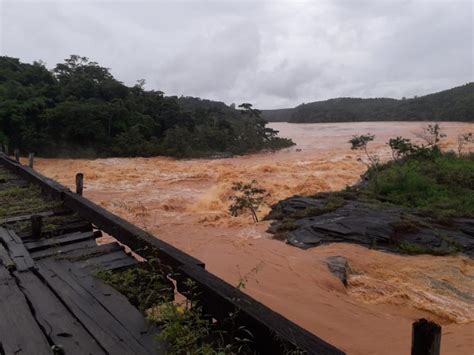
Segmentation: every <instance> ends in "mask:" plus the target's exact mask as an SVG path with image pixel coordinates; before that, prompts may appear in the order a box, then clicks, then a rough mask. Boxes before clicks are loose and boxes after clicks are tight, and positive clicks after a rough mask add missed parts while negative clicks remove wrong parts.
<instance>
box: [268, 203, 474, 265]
mask: <svg viewBox="0 0 474 355" xmlns="http://www.w3.org/2000/svg"><path fill="white" fill-rule="evenodd" d="M321 196H323V197H321ZM331 196H332V195H330V194H328V195H318V197H315V198H311V197H292V198H288V199H286V200H283V201H280V202H278V203H277V204H275V205H274V206H272V211H271V213H270V215H269V216H268V219H277V220H276V221H274V222H273V223H272V225H271V226H270V228H269V232H271V233H274V234H275V235H276V237H277V238H279V239H286V240H287V242H288V243H289V244H291V245H294V246H297V247H300V248H303V249H306V248H311V247H316V246H318V245H321V244H325V243H334V242H348V243H356V244H360V245H364V246H366V247H368V248H374V249H382V250H387V251H392V252H398V253H406V254H436V255H447V254H456V253H464V254H467V255H469V256H471V257H474V219H470V218H458V219H454V220H452V222H451V223H450V225H442V224H439V223H437V222H436V221H434V220H432V219H430V218H429V217H426V216H422V215H419V214H417V213H416V211H414V210H411V209H408V208H404V207H399V206H393V205H389V204H383V203H381V202H379V201H375V200H357V199H353V198H349V199H348V198H344V197H340V196H341V195H335V196H337V197H336V198H337V199H338V200H337V201H336V202H335V200H334V196H333V197H331ZM331 198H332V200H331Z"/></svg>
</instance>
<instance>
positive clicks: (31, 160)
mask: <svg viewBox="0 0 474 355" xmlns="http://www.w3.org/2000/svg"><path fill="white" fill-rule="evenodd" d="M34 160H35V153H30V154H28V166H29V167H30V168H31V169H33V163H34Z"/></svg>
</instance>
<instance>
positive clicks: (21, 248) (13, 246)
mask: <svg viewBox="0 0 474 355" xmlns="http://www.w3.org/2000/svg"><path fill="white" fill-rule="evenodd" d="M0 239H1V240H3V243H4V245H5V246H6V247H7V249H8V254H9V255H10V258H11V260H13V262H14V263H15V267H16V269H17V270H18V271H26V270H29V269H32V268H34V267H35V263H34V261H33V259H32V258H31V256H30V253H28V250H27V249H26V247H25V245H24V244H23V242H22V240H21V239H20V238H19V237H18V236H17V235H16V233H15V232H14V231H10V230H8V229H5V228H1V227H0Z"/></svg>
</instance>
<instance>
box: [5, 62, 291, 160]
mask: <svg viewBox="0 0 474 355" xmlns="http://www.w3.org/2000/svg"><path fill="white" fill-rule="evenodd" d="M144 85H145V81H144V80H138V81H137V83H136V84H135V85H134V86H131V87H129V86H126V85H124V84H123V83H122V82H120V81H119V80H117V79H115V78H114V77H113V75H112V74H111V72H110V70H109V69H108V68H104V67H102V66H100V65H99V64H98V63H97V62H93V61H90V60H89V59H88V58H86V57H81V56H78V55H71V56H70V57H69V58H68V59H65V60H64V62H62V63H58V64H57V65H56V66H55V67H54V68H53V69H52V70H48V68H46V66H45V64H44V63H43V62H41V61H38V62H33V63H32V64H29V63H22V62H20V60H19V59H17V58H12V57H7V56H2V57H0V143H1V144H5V145H8V146H9V147H10V148H18V149H20V151H21V152H23V153H27V152H35V153H36V154H37V155H42V156H69V157H108V156H155V155H168V156H175V157H180V158H183V157H207V156H216V155H217V156H218V155H233V154H245V153H250V152H256V151H260V150H263V149H279V148H284V147H288V146H290V145H293V142H292V141H291V140H289V139H285V138H280V137H278V131H275V130H273V129H271V128H268V127H266V124H267V121H265V120H264V119H262V118H261V116H260V111H259V110H256V109H254V108H253V107H252V105H251V104H248V103H244V104H242V105H240V106H239V109H236V108H235V107H230V106H227V105H225V104H224V103H219V102H214V101H210V100H201V99H199V98H191V97H181V98H178V97H176V96H165V94H164V93H163V92H162V91H157V90H145V87H144Z"/></svg>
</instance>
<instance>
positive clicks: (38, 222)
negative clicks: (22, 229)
mask: <svg viewBox="0 0 474 355" xmlns="http://www.w3.org/2000/svg"><path fill="white" fill-rule="evenodd" d="M42 225H43V216H38V215H34V216H31V235H32V236H33V238H34V239H40V238H41V228H42Z"/></svg>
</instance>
